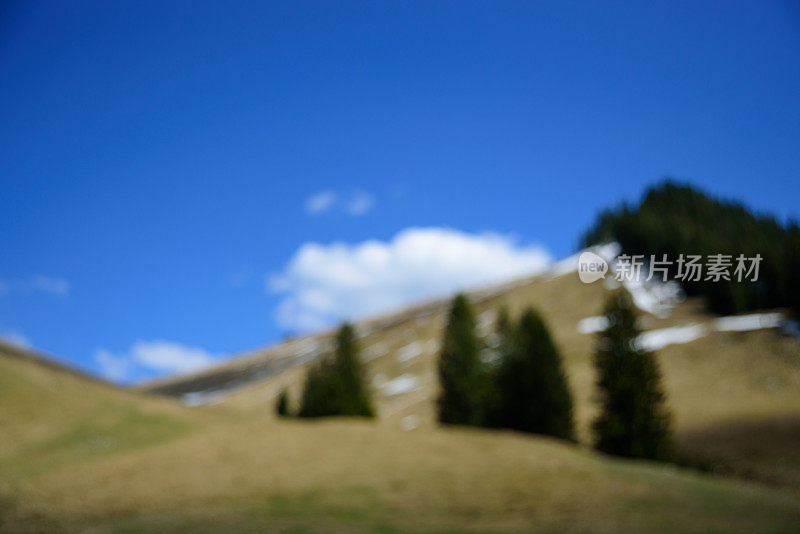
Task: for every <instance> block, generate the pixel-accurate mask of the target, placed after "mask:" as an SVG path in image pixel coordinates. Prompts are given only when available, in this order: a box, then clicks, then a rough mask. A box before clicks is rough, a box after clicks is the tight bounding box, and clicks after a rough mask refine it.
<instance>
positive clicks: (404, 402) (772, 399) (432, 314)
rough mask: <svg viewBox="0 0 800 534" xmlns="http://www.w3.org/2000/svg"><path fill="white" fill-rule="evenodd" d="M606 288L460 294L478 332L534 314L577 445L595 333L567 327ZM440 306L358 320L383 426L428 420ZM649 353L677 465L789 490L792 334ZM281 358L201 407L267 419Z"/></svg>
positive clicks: (690, 319) (676, 320)
mask: <svg viewBox="0 0 800 534" xmlns="http://www.w3.org/2000/svg"><path fill="white" fill-rule="evenodd" d="M608 291H609V290H608V289H606V288H604V286H603V284H601V283H597V284H591V285H585V284H582V283H580V282H579V281H578V279H577V277H576V276H574V274H572V275H570V274H566V275H562V276H555V277H554V276H549V275H545V276H541V277H537V278H533V279H529V280H523V281H520V282H518V283H515V284H510V285H507V286H504V287H501V288H496V289H493V290H487V291H482V292H477V293H474V294H472V295H471V297H472V301H473V303H474V306H475V308H476V312H477V317H478V323H479V326H480V327H481V330H482V332H483V333H484V334H488V335H489V336H490V333H491V331H492V328H493V321H494V317H495V315H496V314H495V312H496V310H498V309H499V308H500V307H501V306H506V307H508V309H509V310H510V311H511V313H512V314H519V313H521V311H522V310H523V309H524V308H525V307H526V306H535V307H537V308H538V309H539V310H541V311H542V312H543V313H544V315H545V318H546V320H547V321H548V323H549V325H550V327H551V329H552V331H553V334H554V337H555V339H556V341H557V342H558V344H559V346H560V347H561V349H562V354H563V356H564V359H565V362H564V363H565V368H566V371H567V374H568V378H569V381H570V385H571V389H572V392H573V395H574V397H575V404H576V405H575V413H576V420H577V423H578V433H579V437H580V439H581V441H582V442H583V443H585V444H588V443H590V441H591V436H590V434H589V424H590V421H591V420H592V418H593V417H594V415H595V404H594V403H593V395H594V391H595V390H594V380H595V373H594V368H593V366H592V345H593V343H594V339H595V336H594V335H593V334H583V333H581V332H579V330H578V323H579V321H580V320H581V319H584V318H586V317H591V316H596V315H598V314H600V313H601V310H602V308H603V301H604V299H605V298H606V296H607V295H608ZM446 307H447V302H446V301H444V302H432V303H429V304H427V305H425V306H422V307H418V308H412V309H410V310H407V311H404V312H401V313H397V314H394V315H391V316H387V317H384V318H380V319H375V320H371V321H367V322H364V323H361V324H360V325H358V326H359V330H360V331H361V332H362V334H363V335H362V337H361V338H360V340H359V343H360V345H361V347H362V354H363V356H364V358H365V359H366V360H367V371H368V375H369V377H370V382H371V384H372V389H373V393H374V395H375V398H376V401H377V402H376V404H377V407H378V411H379V415H380V418H381V419H382V422H383V423H384V424H388V425H390V426H394V427H396V428H430V427H433V426H434V425H435V413H434V406H435V405H434V402H435V399H436V396H437V394H438V384H437V378H436V357H437V351H438V342H439V339H440V336H441V328H442V326H443V324H444V320H445V312H446ZM641 315H642V316H641V325H642V327H643V329H644V330H647V331H657V330H661V329H664V328H668V327H676V326H678V327H681V326H687V325H701V326H705V327H710V326H711V325H713V324H714V321H715V319H716V317H715V316H713V315H710V314H709V313H707V312H706V311H705V306H704V305H703V302H702V301H701V300H699V299H689V300H687V301H686V302H683V303H681V304H679V305H677V307H675V308H674V309H673V310H672V311H671V313H670V314H669V316H666V317H663V316H656V315H653V314H650V313H646V312H641ZM329 337H330V336H329V334H327V333H325V334H322V335H321V336H319V337H313V336H312V337H309V338H306V339H302V340H296V341H292V342H291V343H289V344H284V345H279V346H277V347H274V348H271V349H267V350H265V351H263V352H260V353H255V354H251V355H248V356H247V357H246V358H244V359H242V360H237V361H234V362H231V363H229V364H226V365H225V366H224V367H223V368H222V369H221V371H223V372H230V371H231V370H232V369H242V368H245V369H246V368H247V367H248V366H258V365H264V366H266V365H267V364H266V363H259V362H270V361H272V360H273V359H281V361H283V362H286V361H287V359H288V358H289V356H288V354H291V352H292V350H297V348H298V347H301V348H302V350H304V351H305V352H304V354H305V355H306V356H305V358H306V360H307V359H308V358H309V357H310V356H309V355H311V356H313V355H314V354H319V353H321V352H323V351H324V350H325V349H326V348H327V347H328V346H329V341H328V340H329ZM312 349H314V350H315V351H316V352H315V351H314V350H312ZM657 354H658V358H659V362H660V365H661V368H662V371H663V374H664V380H665V387H666V390H667V394H668V397H669V399H668V400H669V406H670V409H671V411H672V413H673V417H674V423H675V431H676V438H677V445H678V452H679V455H680V458H681V460H682V461H683V462H686V463H689V464H691V465H694V466H697V467H701V468H703V469H710V470H713V471H715V472H718V473H725V474H735V475H741V476H746V477H749V478H755V479H758V480H760V481H763V482H767V483H772V484H781V485H785V486H790V487H793V488H795V489H800V446H798V445H800V343H798V342H797V340H796V339H795V338H792V337H790V336H786V335H783V334H781V333H780V332H779V331H778V329H775V328H772V329H764V330H755V331H743V332H714V331H709V332H706V334H705V335H704V336H703V337H701V338H699V339H696V340H694V341H691V342H689V343H682V344H672V345H669V346H666V347H665V348H663V349H660V350H658V351H657ZM284 365H285V367H284V368H283V370H281V371H278V372H275V373H274V374H265V376H256V377H255V378H254V379H253V380H252V381H250V382H245V383H244V384H243V385H241V386H237V387H232V388H230V389H227V390H223V391H222V392H221V393H219V394H217V395H215V396H213V397H212V398H213V402H218V403H220V404H221V405H223V406H227V407H230V408H232V409H236V410H238V411H243V412H253V413H258V414H271V412H272V408H273V403H274V400H275V397H276V395H277V394H278V393H279V392H280V391H281V389H282V388H283V387H284V386H288V387H289V390H290V392H291V394H292V396H293V398H294V399H298V398H299V395H300V388H301V386H302V383H303V378H304V376H305V368H304V365H303V363H302V361H301V362H299V363H297V364H296V365H287V364H285V363H284ZM222 375H223V373H221V372H220V370H216V369H212V370H209V371H206V372H204V373H201V374H199V375H196V376H193V377H184V378H178V379H173V380H168V381H162V382H161V383H160V384H158V387H164V386H165V385H167V386H169V387H175V386H180V387H184V388H189V389H191V387H192V385H193V384H196V383H199V384H202V386H203V387H209V384H211V387H212V388H213V387H214V386H213V385H214V383H215V380H216V379H217V378H219V377H220V376H222ZM217 387H221V385H218V386H217ZM157 389H158V388H155V390H157Z"/></svg>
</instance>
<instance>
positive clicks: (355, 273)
mask: <svg viewBox="0 0 800 534" xmlns="http://www.w3.org/2000/svg"><path fill="white" fill-rule="evenodd" d="M550 262H551V257H550V254H548V253H547V251H545V250H544V249H543V248H541V247H538V246H520V245H519V244H518V243H517V242H516V241H515V240H514V239H513V238H511V237H509V236H504V235H499V234H494V233H483V234H468V233H464V232H460V231H457V230H452V229H448V228H435V227H434V228H409V229H406V230H403V231H401V232H400V233H398V234H397V235H395V236H394V237H393V238H392V239H391V240H390V241H388V242H383V241H377V240H369V241H364V242H362V243H358V244H355V245H348V244H345V243H333V244H330V245H323V244H319V243H306V244H304V245H302V246H301V247H300V248H299V249H298V250H297V252H296V253H295V254H294V256H293V257H292V258H291V260H290V261H289V263H288V265H287V266H286V267H285V269H284V270H283V272H282V273H280V274H278V275H274V276H270V277H269V278H268V281H267V285H268V289H269V290H270V291H271V292H273V293H277V294H280V295H283V297H282V300H281V301H280V303H279V305H278V310H277V320H278V322H279V323H280V324H281V326H283V327H285V328H291V329H296V330H310V329H314V328H319V327H322V326H327V325H331V324H333V323H335V322H337V321H340V320H342V319H352V318H356V317H360V316H364V315H369V314H373V313H376V312H381V311H386V310H389V309H392V308H395V307H399V306H401V305H404V304H408V303H410V302H413V301H416V300H420V299H423V298H426V297H431V296H438V295H444V294H447V293H451V292H454V291H456V290H460V289H465V288H471V287H475V286H479V285H481V284H486V283H490V282H497V281H502V280H507V279H512V278H515V277H520V276H525V275H529V274H533V273H536V272H540V271H542V270H543V269H545V268H546V267H547V266H548V265H549V264H550Z"/></svg>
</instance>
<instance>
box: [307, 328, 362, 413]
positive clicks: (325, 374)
mask: <svg viewBox="0 0 800 534" xmlns="http://www.w3.org/2000/svg"><path fill="white" fill-rule="evenodd" d="M298 415H299V416H300V417H326V416H333V415H348V416H360V417H374V415H375V413H374V411H373V409H372V405H371V403H370V399H369V391H368V389H367V384H366V381H365V378H364V372H363V369H362V366H361V361H360V359H359V356H358V347H357V344H356V340H355V332H354V330H353V327H352V326H350V325H349V324H345V325H343V326H342V327H341V329H340V330H339V333H338V335H337V336H336V352H335V354H334V355H333V357H330V356H328V357H326V358H323V359H322V360H321V361H319V362H317V363H316V364H315V365H313V366H312V367H311V368H310V369H309V370H308V374H307V375H306V383H305V387H304V388H303V397H302V401H301V405H300V412H299V413H298Z"/></svg>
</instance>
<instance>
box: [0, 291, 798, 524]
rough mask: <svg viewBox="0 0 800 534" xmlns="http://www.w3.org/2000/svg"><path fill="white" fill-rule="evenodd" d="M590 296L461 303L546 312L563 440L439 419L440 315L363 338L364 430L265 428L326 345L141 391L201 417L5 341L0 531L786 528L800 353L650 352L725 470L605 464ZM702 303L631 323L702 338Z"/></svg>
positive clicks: (683, 425)
mask: <svg viewBox="0 0 800 534" xmlns="http://www.w3.org/2000/svg"><path fill="white" fill-rule="evenodd" d="M606 293H607V289H605V288H604V287H603V286H602V284H594V285H589V286H587V285H582V284H580V283H579V282H578V281H577V280H575V279H574V277H573V276H556V277H548V276H545V277H539V278H536V279H531V280H525V281H522V282H520V283H516V284H511V285H508V286H506V287H503V288H495V289H492V290H486V291H483V292H481V293H478V294H473V295H472V300H473V302H474V303H475V306H476V308H477V312H478V322H479V325H480V327H481V330H482V332H483V333H484V334H486V335H487V341H490V339H491V338H490V335H489V334H490V333H491V329H492V328H491V327H492V322H493V317H494V312H495V310H497V309H498V308H499V306H501V305H504V306H507V307H508V308H509V309H510V310H511V312H512V314H517V313H519V312H520V311H521V310H522V309H523V308H524V307H525V306H528V305H534V306H536V307H538V308H539V309H540V310H542V311H543V312H544V313H545V314H546V317H547V319H548V322H549V323H550V325H551V327H552V329H553V334H554V336H555V338H556V340H557V342H558V343H559V344H560V345H561V347H562V352H563V354H564V358H565V366H566V369H567V373H568V375H569V380H570V385H571V388H572V390H573V392H574V395H575V398H576V415H577V420H578V423H579V431H580V435H581V439H582V441H583V445H579V446H574V445H570V444H566V443H562V442H558V441H555V440H551V439H545V438H540V437H536V436H524V435H518V434H514V433H510V432H490V431H484V430H467V429H441V428H438V427H437V426H436V425H435V424H434V416H433V402H434V399H435V397H436V394H437V384H436V376H435V355H436V352H437V349H438V346H437V343H438V338H439V335H440V331H441V327H442V323H443V321H444V311H445V308H446V303H437V302H434V303H429V304H426V305H424V306H421V307H417V308H413V309H411V310H408V311H406V312H401V313H398V314H395V315H392V316H387V317H383V318H379V319H375V320H371V321H368V322H364V323H362V324H360V325H358V327H359V331H360V332H361V337H360V339H359V342H360V344H361V346H362V348H363V354H364V357H365V358H366V359H367V360H368V363H367V369H368V372H369V377H370V381H371V384H372V387H373V391H374V393H375V397H376V401H377V402H376V404H377V407H378V410H379V415H380V417H379V418H378V419H377V420H375V421H374V422H363V421H354V420H328V421H321V422H308V421H302V422H301V421H277V420H275V419H274V417H273V416H272V411H273V406H272V403H273V401H274V397H275V395H276V394H277V392H278V391H280V389H281V388H282V387H283V386H284V385H289V386H290V387H291V388H293V391H292V392H293V394H294V395H295V399H296V398H297V397H296V396H297V394H298V388H299V385H300V383H301V382H302V379H303V375H304V366H305V365H306V363H307V362H309V361H312V360H313V359H314V358H315V357H316V356H318V355H319V354H321V353H322V352H324V351H325V350H326V349H327V348H328V346H329V343H328V341H327V339H329V334H327V333H323V334H321V335H320V336H316V337H315V336H311V337H309V338H305V339H299V340H294V341H292V342H290V343H287V344H283V345H280V346H278V347H275V348H272V349H268V350H265V351H258V352H256V353H254V354H251V355H248V356H247V357H246V358H244V359H242V360H238V361H233V362H230V363H228V364H226V365H225V366H223V367H222V368H221V369H220V370H210V371H206V372H204V373H200V374H198V375H195V376H191V377H182V378H178V379H171V380H163V381H161V382H159V383H156V384H152V385H151V386H150V388H152V389H154V390H161V391H162V392H164V391H166V392H170V391H171V392H172V393H173V394H175V395H182V394H185V393H187V392H193V391H194V392H201V393H202V394H201V395H200V397H199V398H200V399H201V400H205V401H210V403H213V404H215V405H214V406H207V407H196V408H188V407H185V406H183V405H182V404H181V403H180V402H178V400H177V399H174V398H169V397H159V396H153V395H150V394H148V393H146V392H144V391H141V390H140V391H127V390H122V389H119V388H116V387H113V386H110V385H108V384H105V383H102V382H100V381H97V380H95V379H92V378H90V377H87V376H84V375H81V374H80V373H76V372H74V371H71V370H69V369H65V368H62V367H60V366H58V365H54V364H52V363H50V362H48V361H47V360H43V359H41V358H38V357H35V356H31V355H28V354H27V353H25V352H23V351H19V350H16V349H12V348H10V347H7V346H0V429H2V431H1V432H0V531H2V532H52V531H59V532H186V531H193V532H203V531H207V532H212V531H219V530H227V531H230V532H264V531H267V532H381V533H387V532H461V531H471V532H531V531H533V532H552V531H573V532H586V531H591V532H618V531H639V532H748V533H749V532H795V531H796V530H797V525H800V483H798V481H800V453H798V450H800V447H798V446H797V445H798V443H800V439H799V438H800V435H799V433H798V429H800V395H799V394H798V392H800V349H799V348H798V346H799V345H798V343H797V341H796V340H795V339H793V338H790V337H788V336H784V335H781V334H780V333H779V332H778V331H776V330H775V329H764V330H756V331H751V332H714V331H711V330H709V332H707V333H706V335H704V336H703V337H700V338H699V339H696V340H694V341H691V342H688V343H684V344H673V345H669V346H667V347H665V348H663V349H661V350H659V351H658V354H659V359H660V363H661V365H662V369H663V371H664V375H665V385H666V388H667V391H668V394H669V397H670V406H671V409H672V411H673V414H674V417H675V426H676V436H677V441H678V446H679V450H680V453H681V455H682V457H683V460H684V461H685V462H686V463H689V464H692V465H695V466H698V467H701V468H703V469H704V470H714V471H717V472H720V473H725V474H727V475H741V476H739V477H731V476H726V477H719V476H715V475H711V474H709V473H704V472H701V471H697V470H692V469H688V468H684V467H676V466H675V465H664V464H656V463H649V462H636V461H626V460H618V459H613V458H609V457H605V456H602V455H598V454H596V453H594V452H592V451H591V450H590V449H589V448H588V447H587V446H586V443H587V441H588V439H589V436H588V432H587V428H588V423H589V421H590V420H591V418H592V416H593V414H594V406H593V404H592V401H591V399H592V392H593V380H594V374H593V370H592V366H591V348H592V343H593V335H590V334H583V333H581V332H580V331H579V330H578V328H577V325H578V322H579V321H580V320H581V319H584V318H586V317H589V316H593V315H597V314H598V313H599V312H600V310H601V308H602V302H603V299H604V298H605V296H606ZM702 309H703V307H702V303H701V302H697V301H691V300H690V301H688V302H685V303H683V304H681V305H679V306H678V307H677V308H675V309H674V310H673V311H672V313H671V314H670V315H669V316H668V317H661V316H655V315H649V314H644V316H643V326H644V327H645V329H647V330H650V331H653V330H657V329H662V328H666V327H671V326H676V325H686V324H703V325H712V324H713V321H714V319H715V318H714V317H712V316H710V315H706V314H705V313H704V312H703V311H702ZM223 386H227V387H223ZM144 389H147V388H144ZM209 393H210V394H209ZM190 399H191V400H192V401H193V402H195V401H197V397H190ZM753 479H755V480H753Z"/></svg>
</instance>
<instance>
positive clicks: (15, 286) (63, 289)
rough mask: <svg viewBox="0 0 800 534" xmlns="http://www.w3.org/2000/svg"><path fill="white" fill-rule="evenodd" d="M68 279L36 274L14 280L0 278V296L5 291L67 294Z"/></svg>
mask: <svg viewBox="0 0 800 534" xmlns="http://www.w3.org/2000/svg"><path fill="white" fill-rule="evenodd" d="M69 290H70V285H69V281H67V280H66V279H64V278H58V277H53V276H44V275H41V274H37V275H35V276H30V277H28V278H20V279H14V280H8V279H6V280H2V279H0V296H2V295H4V294H6V293H12V292H14V293H50V294H51V295H57V296H59V297H65V296H67V295H68V294H69Z"/></svg>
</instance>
